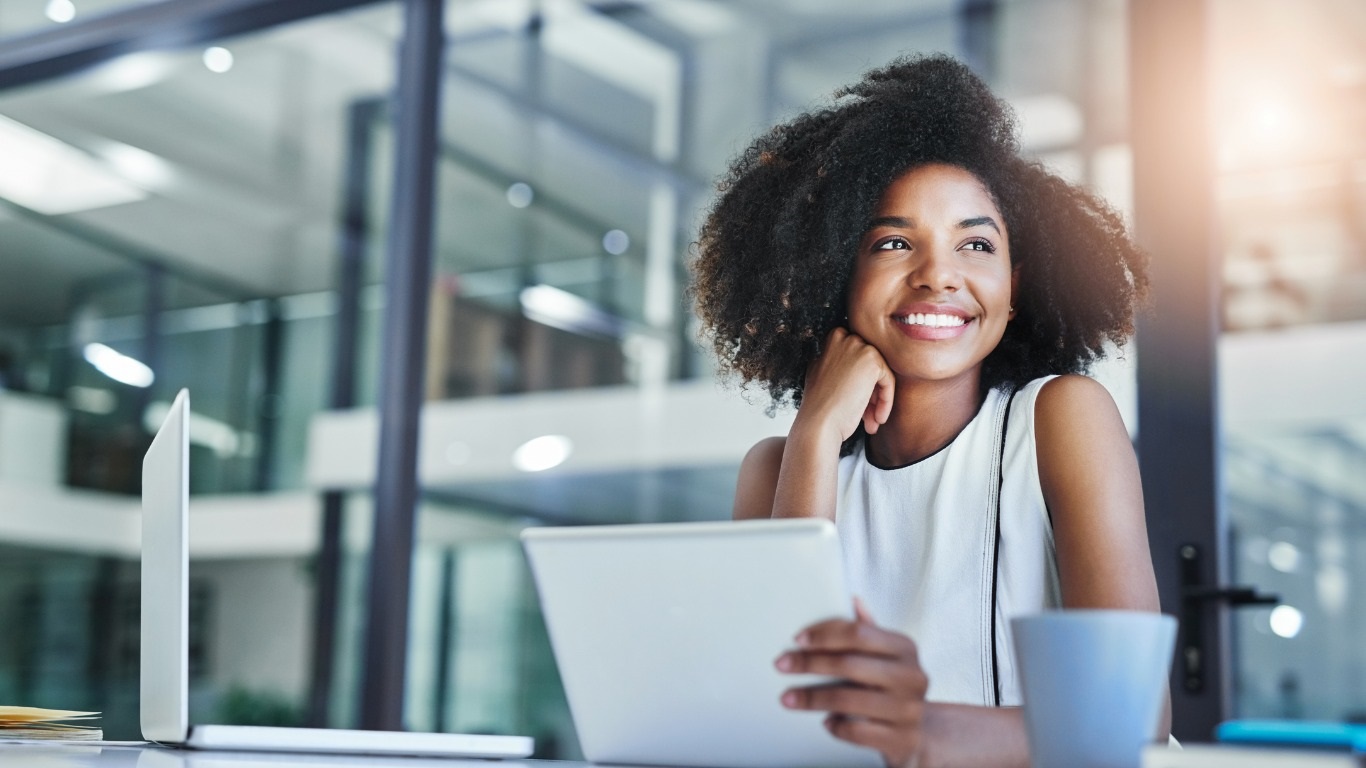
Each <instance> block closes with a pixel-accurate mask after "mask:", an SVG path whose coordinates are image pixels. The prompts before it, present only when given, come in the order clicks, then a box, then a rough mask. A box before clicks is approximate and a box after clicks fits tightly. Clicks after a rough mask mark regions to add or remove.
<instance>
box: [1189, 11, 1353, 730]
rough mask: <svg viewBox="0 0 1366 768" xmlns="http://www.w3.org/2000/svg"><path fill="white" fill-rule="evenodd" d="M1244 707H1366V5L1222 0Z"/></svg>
mask: <svg viewBox="0 0 1366 768" xmlns="http://www.w3.org/2000/svg"><path fill="white" fill-rule="evenodd" d="M1214 9H1215V27H1214V28H1215V36H1214V52H1215V56H1214V62H1215V68H1214V77H1215V79H1214V85H1215V87H1214V97H1213V106H1214V109H1215V114H1216V115H1220V116H1237V119H1221V120H1216V123H1215V125H1216V126H1217V131H1216V136H1215V142H1216V151H1217V159H1218V169H1219V171H1218V173H1219V176H1218V202H1219V212H1220V231H1221V234H1222V241H1223V242H1222V254H1223V268H1224V272H1223V277H1224V293H1223V297H1224V298H1223V325H1224V334H1223V338H1222V339H1221V342H1220V357H1221V365H1220V377H1221V379H1222V383H1221V399H1222V400H1223V413H1222V417H1223V419H1224V422H1225V435H1224V445H1223V454H1222V456H1223V462H1224V483H1225V486H1226V489H1227V496H1226V505H1227V510H1228V516H1229V522H1230V528H1231V531H1230V533H1231V544H1232V546H1231V550H1230V552H1231V555H1232V556H1231V558H1230V562H1231V563H1232V567H1233V571H1234V574H1233V575H1234V578H1235V580H1236V581H1237V582H1239V583H1250V584H1255V585H1257V586H1258V587H1260V588H1261V589H1263V590H1264V591H1267V592H1272V593H1276V594H1279V595H1280V597H1281V599H1282V604H1281V605H1279V606H1277V607H1275V608H1262V609H1255V610H1248V609H1244V610H1241V611H1238V612H1236V613H1235V628H1236V632H1235V637H1234V639H1235V644H1236V645H1235V649H1236V655H1235V671H1236V677H1235V680H1234V683H1235V691H1236V708H1237V711H1236V714H1238V715H1240V716H1244V717H1291V718H1301V717H1302V718H1314V719H1325V720H1339V719H1356V720H1360V719H1362V718H1363V717H1366V654H1363V649H1362V646H1361V643H1360V642H1359V641H1358V639H1359V638H1360V637H1361V636H1362V631H1363V628H1362V626H1361V618H1360V617H1361V616H1362V615H1363V610H1366V569H1363V568H1362V566H1361V563H1362V562H1366V560H1363V557H1362V555H1363V554H1366V536H1363V527H1362V522H1363V520H1366V474H1364V473H1363V472H1362V469H1363V468H1366V407H1363V401H1362V398H1361V394H1360V393H1361V392H1363V391H1366V366H1363V364H1362V363H1361V360H1362V359H1363V358H1362V357H1361V351H1362V349H1363V348H1366V322H1363V321H1364V320H1366V237H1364V236H1363V232H1364V230H1363V222H1366V172H1364V171H1366V144H1364V143H1363V140H1362V137H1363V136H1366V132H1363V129H1364V128H1366V54H1364V53H1363V50H1366V49H1363V48H1362V46H1361V44H1360V42H1361V38H1362V36H1363V35H1366V14H1363V12H1362V8H1361V6H1360V5H1359V4H1356V3H1351V2H1332V1H1325V0H1315V1H1314V2H1279V1H1277V0H1255V1H1254V2H1230V1H1228V0H1221V2H1216V3H1214Z"/></svg>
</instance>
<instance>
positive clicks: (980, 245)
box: [965, 240, 996, 253]
mask: <svg viewBox="0 0 1366 768" xmlns="http://www.w3.org/2000/svg"><path fill="white" fill-rule="evenodd" d="M965 247H966V248H967V249H968V250H970V251H982V252H984V253H995V252H996V246H994V245H992V244H991V243H990V242H989V241H987V240H972V241H970V242H969V243H968V244H967V246H965Z"/></svg>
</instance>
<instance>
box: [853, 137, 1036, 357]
mask: <svg viewBox="0 0 1366 768" xmlns="http://www.w3.org/2000/svg"><path fill="white" fill-rule="evenodd" d="M1007 234H1008V233H1007V232H1006V224H1005V217H1003V216H1002V215H1001V212H1000V211H999V210H997V208H996V204H995V203H994V202H993V201H992V198H991V194H990V193H989V192H988V191H987V188H986V186H985V185H984V184H983V183H982V182H981V181H980V180H979V179H978V178H977V177H976V176H974V175H973V174H971V173H969V172H968V171H965V170H963V169H962V168H959V167H957V166H953V165H945V164H940V163H935V164H930V165H923V166H919V167H917V168H913V169H911V170H910V171H907V172H906V173H904V174H902V175H901V176H900V177H898V178H897V179H896V180H895V181H893V182H892V183H891V185H890V186H888V187H887V189H886V191H885V192H883V193H882V200H881V201H880V202H879V203H878V207H877V211H876V213H874V214H873V219H872V221H871V222H870V223H869V226H868V229H867V231H866V232H865V233H864V235H863V238H862V240H861V241H860V242H859V251H858V256H857V261H856V263H855V265H854V274H853V279H852V282H851V285H850V288H849V308H848V311H849V329H850V330H851V331H852V332H853V333H855V334H857V335H858V336H860V337H862V338H863V339H864V340H865V341H867V342H868V343H870V344H872V345H873V346H874V347H876V348H877V350H878V351H879V352H881V353H882V356H883V358H884V359H886V361H887V364H888V365H889V366H890V367H891V369H892V371H893V372H894V373H895V374H896V375H897V377H898V378H899V379H903V380H947V379H953V378H956V377H960V376H964V375H969V376H974V377H975V376H977V375H978V373H979V371H980V369H981V365H982V361H983V360H985V359H986V357H987V355H988V354H989V353H990V352H991V351H992V350H993V349H995V348H996V345H997V344H998V343H1000V341H1001V336H1002V334H1004V333H1005V328H1006V323H1007V322H1008V321H1009V320H1010V318H1011V316H1012V314H1013V310H1012V309H1011V305H1012V303H1013V301H1012V298H1013V295H1014V291H1015V278H1016V274H1015V272H1014V271H1013V270H1012V269H1011V264H1010V244H1009V238H1008V237H1007Z"/></svg>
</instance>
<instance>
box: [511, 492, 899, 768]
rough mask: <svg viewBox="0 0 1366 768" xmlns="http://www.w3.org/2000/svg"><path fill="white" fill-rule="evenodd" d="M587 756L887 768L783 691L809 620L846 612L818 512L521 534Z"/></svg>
mask: <svg viewBox="0 0 1366 768" xmlns="http://www.w3.org/2000/svg"><path fill="white" fill-rule="evenodd" d="M522 542H523V545H524V547H525V549H526V553H527V556H528V559H529V561H530V563H531V570H532V573H533V575H534V577H535V580H536V587H537V590H538V592H539V593H540V599H541V609H542V611H543V613H544V614H545V621H546V627H547V628H548V629H549V631H550V641H551V645H552V647H553V649H554V652H555V660H556V662H557V663H558V665H559V669H560V678H561V680H563V682H564V689H565V694H566V695H567V698H568V699H569V708H570V712H571V714H572V715H573V718H574V727H575V729H576V731H577V733H578V736H579V743H580V744H581V746H582V747H583V752H584V756H585V757H586V758H587V759H588V760H590V761H592V762H594V763H630V764H646V765H669V766H702V767H706V768H721V767H725V768H881V766H882V764H883V761H882V757H881V755H879V754H878V753H877V752H876V751H874V750H871V749H865V748H863V747H858V746H855V745H852V744H849V743H848V742H843V741H840V740H838V739H836V738H835V737H834V736H832V735H830V733H829V732H828V731H827V730H826V729H825V727H824V725H823V724H822V720H823V719H824V713H820V712H799V711H793V710H788V709H785V708H784V707H783V706H782V705H781V704H780V703H779V697H780V696H781V695H782V692H783V691H785V690H787V689H788V688H790V687H792V686H796V685H811V684H814V683H818V682H823V681H824V680H823V679H822V678H818V677H815V676H810V675H807V676H797V675H787V674H782V673H780V672H778V671H777V670H776V669H775V668H774V666H773V662H774V661H775V660H776V659H777V657H778V655H779V654H780V653H782V652H783V651H784V650H787V649H790V648H792V647H793V638H794V637H795V636H796V634H797V633H798V632H799V631H800V630H802V629H803V628H805V627H807V626H809V625H811V624H814V623H816V622H818V621H822V620H825V619H830V618H836V617H842V618H846V619H850V618H853V601H852V598H851V597H850V595H849V592H848V590H847V588H846V586H845V579H844V572H843V566H842V564H841V558H840V549H839V542H838V540H837V538H836V534H835V528H834V525H833V524H831V523H830V522H828V521H824V520H810V519H807V520H763V521H749V522H735V523H729V522H719V523H672V524H653V525H618V526H585V527H577V528H530V529H527V530H526V531H524V532H523V533H522Z"/></svg>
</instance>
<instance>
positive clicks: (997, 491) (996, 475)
mask: <svg viewBox="0 0 1366 768" xmlns="http://www.w3.org/2000/svg"><path fill="white" fill-rule="evenodd" d="M1014 402H1015V392H1014V391H1012V392H1011V393H1010V397H1009V398H1007V399H1006V404H1005V407H1004V408H1002V409H1001V413H1002V415H1001V416H1000V417H998V418H999V419H1000V420H999V421H998V422H997V431H998V432H999V433H1000V436H1001V441H1000V448H999V451H998V452H997V454H996V457H995V458H996V460H995V461H993V462H992V468H991V469H992V478H991V481H992V484H991V488H990V491H991V495H992V500H993V504H992V506H993V507H994V509H993V510H992V516H993V517H994V518H995V519H994V527H995V536H994V537H992V539H991V602H990V603H988V606H987V610H988V611H990V613H991V624H990V627H991V630H990V633H991V683H992V686H991V687H992V691H993V692H994V694H995V697H996V699H995V700H996V706H998V707H999V706H1001V664H1000V656H999V654H998V649H997V647H996V614H997V613H998V612H999V611H998V610H997V607H998V606H997V604H996V583H997V581H999V579H1000V575H1001V491H1002V489H1003V488H1004V486H1005V461H1006V435H1007V434H1008V433H1009V432H1010V407H1011V405H1013V404H1014Z"/></svg>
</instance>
